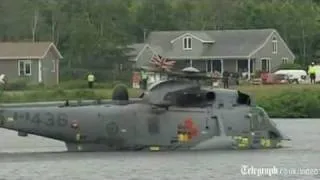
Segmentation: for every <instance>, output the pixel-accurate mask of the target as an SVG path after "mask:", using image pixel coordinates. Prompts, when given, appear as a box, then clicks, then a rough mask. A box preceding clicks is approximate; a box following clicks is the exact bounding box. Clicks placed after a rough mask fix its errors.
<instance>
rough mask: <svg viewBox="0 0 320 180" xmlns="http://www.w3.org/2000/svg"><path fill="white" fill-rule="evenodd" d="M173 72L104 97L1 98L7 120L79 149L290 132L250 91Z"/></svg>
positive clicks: (268, 139) (262, 140)
mask: <svg viewBox="0 0 320 180" xmlns="http://www.w3.org/2000/svg"><path fill="white" fill-rule="evenodd" d="M193 74H194V73H193ZM171 76H173V77H178V78H172V79H167V80H162V81H159V82H156V83H154V84H153V85H152V86H150V87H149V88H148V89H147V90H146V91H144V92H143V93H142V95H141V96H140V97H139V98H136V99H130V98H129V95H128V90H127V87H125V86H123V85H118V86H116V87H115V89H114V90H113V95H112V99H110V100H100V101H99V102H94V101H89V102H83V103H75V102H74V101H66V102H54V103H47V104H46V103H42V104H41V103H40V105H36V103H34V104H31V105H28V106H26V105H23V104H21V105H20V106H10V105H2V106H0V128H4V129H8V130H13V131H17V132H18V135H19V136H24V137H25V136H28V134H33V135H38V136H43V137H46V138H51V139H55V140H59V141H63V142H65V144H66V148H67V151H72V152H75V151H77V152H79V151H80V152H83V151H86V152H88V151H90V152H92V151H142V150H148V151H177V150H199V149H200V150H201V149H208V148H209V149H210V148H213V147H214V143H212V142H211V141H212V140H214V139H216V138H217V137H228V138H230V139H231V140H232V144H231V148H232V149H265V148H280V147H282V146H281V142H282V141H284V140H290V139H289V138H288V137H286V136H285V135H284V134H283V133H282V132H281V131H280V130H279V129H278V127H277V125H276V124H275V123H274V122H273V120H271V119H270V118H269V116H268V114H267V113H266V112H265V110H264V109H263V108H261V107H259V106H257V105H256V104H255V103H254V101H253V100H252V97H251V96H249V95H248V94H246V93H243V92H240V91H238V90H230V89H212V88H207V87H204V86H202V85H201V84H200V83H199V82H198V81H194V80H193V79H192V78H196V79H197V78H199V77H200V76H199V75H195V74H194V76H192V75H190V74H189V75H188V76H186V74H185V73H173V72H172V73H171ZM186 77H187V78H186ZM201 78H206V77H201ZM190 79H191V80H190ZM6 83H8V82H7V81H6ZM2 84H3V83H2Z"/></svg>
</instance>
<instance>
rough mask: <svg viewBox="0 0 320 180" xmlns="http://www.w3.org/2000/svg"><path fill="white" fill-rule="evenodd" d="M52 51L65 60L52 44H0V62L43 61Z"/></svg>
mask: <svg viewBox="0 0 320 180" xmlns="http://www.w3.org/2000/svg"><path fill="white" fill-rule="evenodd" d="M50 49H53V50H54V51H55V52H56V53H57V55H58V57H59V58H60V59H62V58H63V57H62V55H61V54H60V52H59V51H58V49H57V48H56V46H55V45H54V44H53V43H52V42H0V60H8V59H42V58H44V57H45V56H46V55H47V53H48V52H49V50H50Z"/></svg>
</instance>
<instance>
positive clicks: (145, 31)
mask: <svg viewBox="0 0 320 180" xmlns="http://www.w3.org/2000/svg"><path fill="white" fill-rule="evenodd" d="M146 38H147V29H146V28H143V42H144V43H145V42H146Z"/></svg>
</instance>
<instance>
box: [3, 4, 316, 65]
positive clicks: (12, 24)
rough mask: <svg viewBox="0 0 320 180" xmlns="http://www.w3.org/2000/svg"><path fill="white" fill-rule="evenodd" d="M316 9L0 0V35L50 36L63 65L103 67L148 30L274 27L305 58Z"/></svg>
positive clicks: (311, 54) (309, 56)
mask: <svg viewBox="0 0 320 180" xmlns="http://www.w3.org/2000/svg"><path fill="white" fill-rule="evenodd" d="M319 12H320V1H319V0H303V1H301V0H245V1H244V0H223V1H222V0H19V1H12V0H1V3H0V18H1V19H0V38H1V40H2V41H53V42H54V43H55V44H56V45H57V47H58V49H59V50H60V51H61V53H62V54H63V56H64V59H63V60H62V61H61V68H62V69H63V68H80V69H81V68H83V69H101V70H105V69H113V68H114V64H116V63H119V62H123V61H126V60H127V58H126V57H125V54H126V53H125V52H126V51H128V49H127V48H126V47H127V45H130V44H132V43H141V42H143V41H144V38H145V37H146V36H147V34H148V33H149V32H151V31H155V30H222V29H248V28H275V29H277V30H278V31H279V33H280V34H281V36H282V37H283V39H284V40H285V41H286V42H287V43H288V45H289V47H290V49H291V50H292V51H293V52H294V53H295V55H296V56H297V60H298V62H299V63H301V64H307V63H309V62H310V61H313V60H314V59H315V58H318V56H320V54H319V53H318V51H317V50H318V49H319V47H320V33H319V25H320V16H319V15H320V13H319ZM93 62H94V63H93Z"/></svg>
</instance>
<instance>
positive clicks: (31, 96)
mask: <svg viewBox="0 0 320 180" xmlns="http://www.w3.org/2000/svg"><path fill="white" fill-rule="evenodd" d="M85 85H86V84H85ZM85 85H83V88H85V87H86V86H85ZM73 87H77V86H75V85H74V86H73ZM105 87H106V86H104V85H100V86H99V87H97V89H95V90H93V91H92V90H88V89H79V88H78V89H76V88H70V85H69V88H68V90H65V89H67V88H65V87H55V88H53V87H51V88H50V89H47V88H38V89H32V90H24V91H6V92H4V94H3V96H2V97H1V102H5V103H9V102H31V101H55V100H65V99H74V100H78V99H108V98H111V95H112V88H107V89H104V88H105ZM239 90H241V91H243V92H246V93H249V94H250V95H253V96H254V97H255V101H256V103H257V104H258V105H260V106H262V107H263V108H265V109H266V110H267V111H268V112H269V114H270V116H272V117H279V118H284V117H287V118H289V117H292V118H296V117H300V118H303V117H308V118H312V117H313V118H320V93H319V92H320V86H318V85H265V86H240V87H239ZM139 93H140V91H139V90H137V89H129V94H130V97H137V96H138V95H139Z"/></svg>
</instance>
